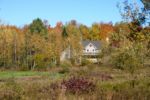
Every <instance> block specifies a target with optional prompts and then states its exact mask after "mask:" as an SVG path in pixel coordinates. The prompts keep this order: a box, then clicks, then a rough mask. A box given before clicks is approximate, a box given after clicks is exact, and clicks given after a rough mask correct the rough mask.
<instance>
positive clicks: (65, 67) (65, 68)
mask: <svg viewBox="0 0 150 100" xmlns="http://www.w3.org/2000/svg"><path fill="white" fill-rule="evenodd" d="M60 66H61V68H62V69H61V70H60V71H59V73H61V74H65V73H69V67H71V66H72V64H71V63H70V62H69V61H65V62H62V63H61V65H60Z"/></svg>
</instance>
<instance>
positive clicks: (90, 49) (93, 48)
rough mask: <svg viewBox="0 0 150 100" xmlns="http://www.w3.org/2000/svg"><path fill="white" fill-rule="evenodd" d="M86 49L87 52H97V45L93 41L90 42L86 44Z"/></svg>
mask: <svg viewBox="0 0 150 100" xmlns="http://www.w3.org/2000/svg"><path fill="white" fill-rule="evenodd" d="M84 50H85V52H87V53H94V52H96V50H97V47H96V46H95V45H94V44H93V43H89V44H88V45H87V46H85V48H84Z"/></svg>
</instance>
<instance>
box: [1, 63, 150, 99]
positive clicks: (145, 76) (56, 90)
mask: <svg viewBox="0 0 150 100" xmlns="http://www.w3.org/2000/svg"><path fill="white" fill-rule="evenodd" d="M149 71H150V67H145V68H140V69H138V70H137V71H136V72H135V74H134V77H132V76H131V74H130V73H129V72H128V71H123V70H118V69H114V68H112V67H105V66H99V65H90V66H85V67H68V68H67V69H66V68H53V69H51V70H49V71H1V72H0V100H1V99H2V100H3V99H4V100H77V99H78V100H120V99H121V98H123V99H122V100H135V99H136V100H148V98H149V97H150V73H149ZM73 76H76V77H85V78H87V79H89V80H90V81H92V82H93V83H94V84H95V85H96V90H94V91H93V92H91V93H88V94H79V95H78V94H72V93H69V92H65V93H64V91H62V89H61V88H60V87H59V85H60V84H61V82H62V81H63V80H68V79H69V78H70V77H73ZM133 78H135V80H134V81H135V87H134V88H132V87H131V82H132V80H133ZM52 84H55V85H52ZM57 84H58V86H57ZM51 85H52V86H51Z"/></svg>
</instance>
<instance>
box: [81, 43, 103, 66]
mask: <svg viewBox="0 0 150 100" xmlns="http://www.w3.org/2000/svg"><path fill="white" fill-rule="evenodd" d="M82 46H83V53H82V56H83V57H84V58H86V59H87V60H89V61H91V62H94V63H96V62H98V58H99V54H100V52H101V47H102V44H101V41H82Z"/></svg>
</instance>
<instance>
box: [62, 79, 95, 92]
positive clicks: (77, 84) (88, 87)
mask: <svg viewBox="0 0 150 100" xmlns="http://www.w3.org/2000/svg"><path fill="white" fill-rule="evenodd" d="M61 86H64V87H65V88H66V91H67V92H70V93H73V94H82V93H91V92H92V91H94V90H95V87H96V85H95V84H94V83H93V82H91V81H89V80H88V79H86V78H76V77H72V78H70V79H69V80H64V81H63V82H62V83H61Z"/></svg>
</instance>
